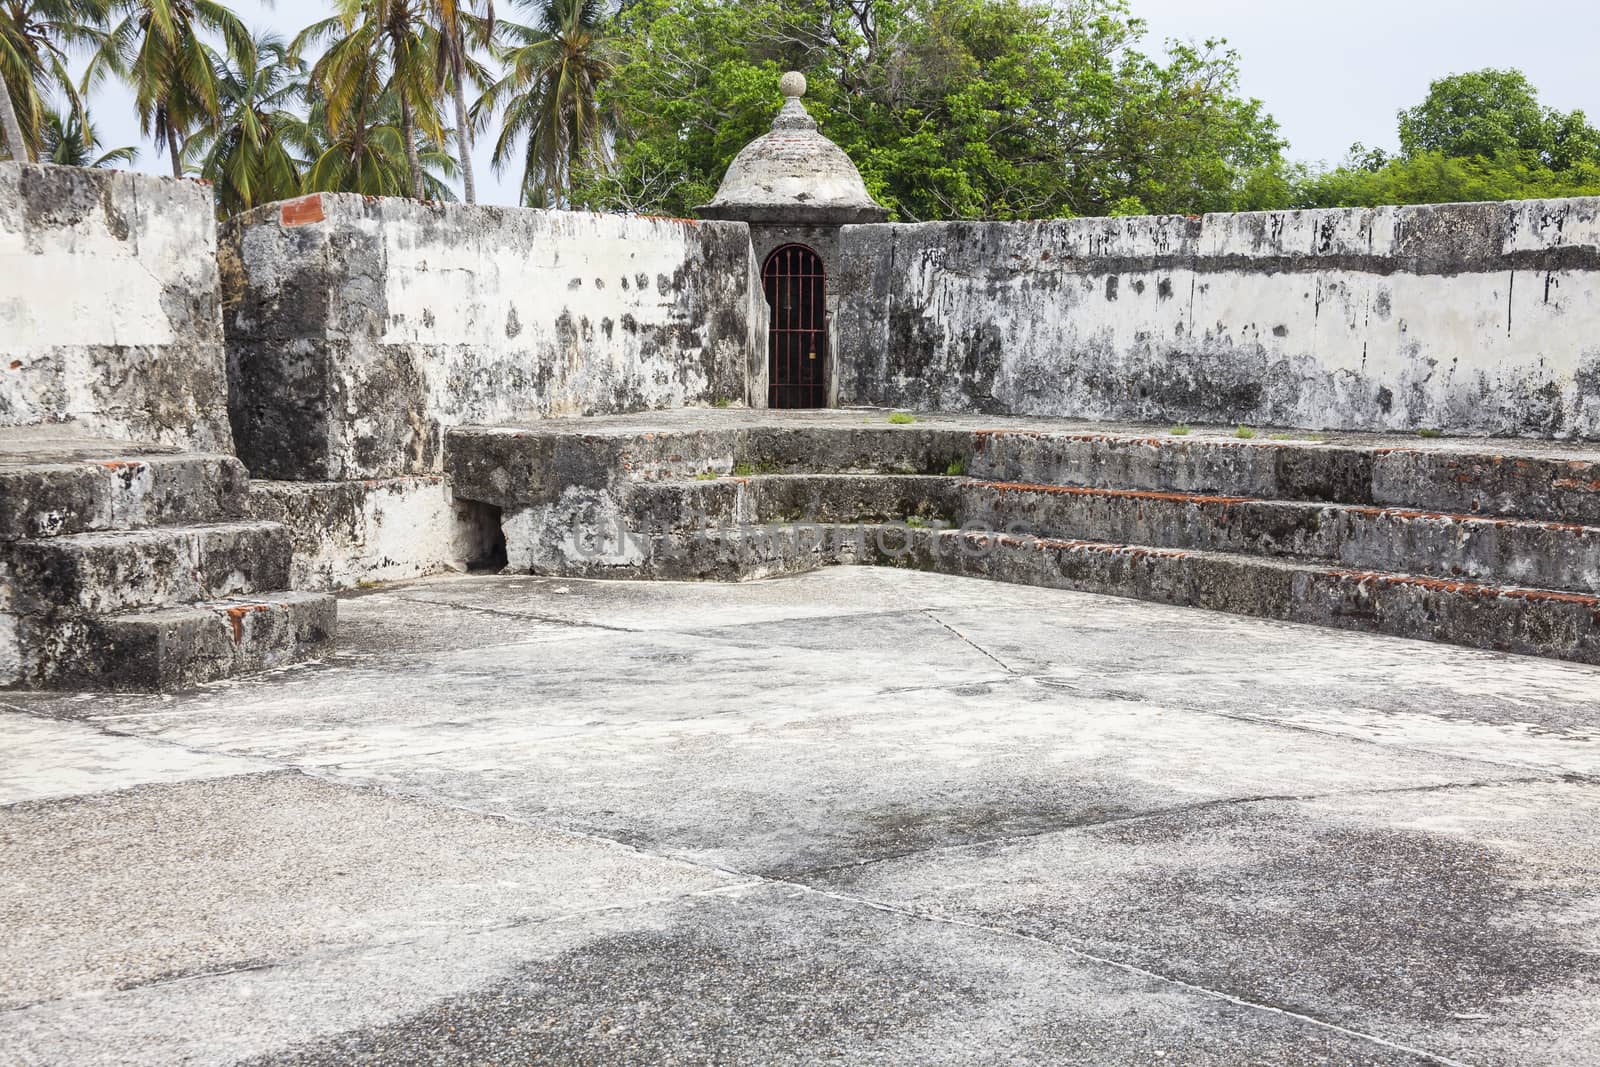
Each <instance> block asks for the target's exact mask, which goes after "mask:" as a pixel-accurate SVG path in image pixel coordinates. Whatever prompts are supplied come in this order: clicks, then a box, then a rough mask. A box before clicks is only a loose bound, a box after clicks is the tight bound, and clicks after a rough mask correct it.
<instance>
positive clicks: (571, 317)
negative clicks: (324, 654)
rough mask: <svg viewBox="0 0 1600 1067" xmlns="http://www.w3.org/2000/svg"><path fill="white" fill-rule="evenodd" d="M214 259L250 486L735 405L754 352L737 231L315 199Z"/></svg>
mask: <svg viewBox="0 0 1600 1067" xmlns="http://www.w3.org/2000/svg"><path fill="white" fill-rule="evenodd" d="M221 257H222V263H223V271H222V276H223V281H224V289H225V293H226V299H225V305H226V307H227V316H226V327H227V337H228V343H229V387H230V390H231V392H230V404H231V412H232V416H233V420H234V427H235V435H236V438H237V441H238V445H239V449H240V455H241V457H242V458H244V460H245V461H246V462H247V463H248V464H249V465H250V468H251V470H252V472H253V473H255V474H256V475H257V476H258V477H268V478H283V479H293V480H310V481H324V480H340V479H357V478H379V477H393V476H399V475H413V474H433V473H437V472H438V471H439V470H440V469H441V463H442V455H441V452H442V448H441V446H442V443H443V436H444V433H445V431H446V430H447V429H448V428H450V427H452V426H456V425H460V424H469V423H490V422H500V421H506V420H510V419H516V418H527V417H538V416H544V415H552V414H595V413H608V412H627V411H639V410H647V409H651V408H663V407H677V406H682V405H690V404H711V403H713V402H745V401H747V400H748V399H749V398H750V392H749V382H748V379H749V376H750V373H751V368H752V366H753V360H752V355H751V353H752V346H753V344H755V343H756V341H757V340H758V339H762V340H763V341H764V337H763V334H764V330H765V318H764V316H762V317H760V319H759V322H757V321H756V320H757V316H758V314H760V309H762V308H764V307H765V304H764V301H763V299H762V297H761V294H760V291H759V283H758V279H756V277H755V268H754V266H753V261H752V258H751V251H750V241H749V231H748V229H747V228H746V227H745V226H744V225H743V224H739V223H697V222H693V221H689V220H678V219H652V218H636V217H622V216H607V215H590V214H580V213H574V212H558V211H534V210H523V209H508V208H488V207H464V206H450V205H438V204H422V203H416V202H412V201H406V200H388V199H373V198H365V197H359V196H353V195H336V194H318V195H317V196H316V198H315V202H314V203H313V201H312V198H305V199H302V200H299V201H293V202H290V203H288V204H272V205H268V206H266V207H262V208H258V209H257V210H255V211H252V212H249V213H247V214H245V215H242V216H240V217H238V218H236V219H233V220H231V221H230V222H229V223H228V224H227V225H226V226H225V228H224V231H223V241H222V250H221ZM762 348H763V350H764V343H763V344H762Z"/></svg>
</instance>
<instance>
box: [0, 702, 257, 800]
mask: <svg viewBox="0 0 1600 1067" xmlns="http://www.w3.org/2000/svg"><path fill="white" fill-rule="evenodd" d="M4 707H5V705H4V702H3V701H0V709H3V708H4ZM273 766H274V765H273V764H271V763H267V762H265V761H262V760H254V759H245V758H242V757H238V756H225V755H217V754H214V753H209V752H194V751H189V750H187V749H182V748H175V747H173V746H172V745H164V744H160V743H158V742H153V741H148V740H145V739H142V738H136V737H119V736H116V735H114V734H105V733H99V732H96V731H91V730H84V729H82V728H78V727H74V726H72V725H71V724H69V723H63V722H52V721H51V720H49V719H36V718H32V717H30V716H26V715H6V714H3V713H0V805H5V804H15V803H18V802H21V801H27V800H47V799H54V798H57V797H70V796H78V795H81V794H84V793H104V792H110V791H112V790H117V789H125V788H128V787H130V786H135V785H145V784H148V783H152V782H187V781H192V780H194V779H197V778H221V777H225V776H228V775H236V774H248V773H250V772H252V771H261V770H270V769H272V768H273Z"/></svg>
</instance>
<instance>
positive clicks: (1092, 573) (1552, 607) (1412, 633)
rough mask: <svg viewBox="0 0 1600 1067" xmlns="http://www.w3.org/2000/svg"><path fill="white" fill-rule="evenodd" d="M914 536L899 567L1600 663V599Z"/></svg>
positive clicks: (1033, 541) (1129, 548) (1281, 564)
mask: <svg viewBox="0 0 1600 1067" xmlns="http://www.w3.org/2000/svg"><path fill="white" fill-rule="evenodd" d="M912 541H913V545H912V548H911V550H910V551H909V552H907V553H905V554H904V555H902V556H900V557H899V558H898V559H897V560H895V561H894V562H896V563H898V565H901V566H912V567H916V568H919V569H924V570H933V571H938V572H940V573H944V574H955V575H961V576H965V577H981V578H989V579H994V580H998V581H1005V582H1015V583H1018V584H1023V585H1037V586H1046V587H1050V588H1059V589H1075V590H1079V591H1082V592H1089V593H1100V594H1108V595H1112V596H1122V597H1130V598H1133V599H1138V600H1153V601H1160V602H1163V603H1169V604H1181V605H1186V606H1189V607H1196V608H1206V609H1209V610H1213V611H1225V612H1229V613H1232V614H1236V615H1252V616H1256V617H1259V618H1266V619H1277V620H1281V621H1285V622H1300V623H1312V624H1315V625H1321V626H1336V627H1340V628H1342V629H1348V630H1365V631H1369V632H1372V633H1381V634H1387V635H1390V636H1394V637H1406V638H1417V639H1422V640H1430V641H1442V642H1446V643H1449V644H1457V645H1465V646H1468V647H1471V648H1481V649H1491V650H1495V651H1500V652H1514V653H1519V654H1523V655H1531V656H1546V657H1550V658H1555V659H1566V660H1575V661H1577V662H1580V663H1591V664H1600V597H1597V596H1594V595H1592V594H1586V593H1572V592H1562V591H1556V590H1548V589H1530V588H1525V587H1519V586H1506V585H1496V584H1490V583H1480V582H1467V581H1450V580H1444V579H1439V578H1432V577H1427V576H1419V575H1411V574H1397V573H1387V572H1381V571H1371V570H1359V569H1354V568H1347V567H1335V566H1329V565H1327V564H1322V563H1313V562H1307V561H1303V560H1290V559H1264V558H1261V557H1259V556H1240V555H1233V554H1229V553H1220V552H1196V551H1189V550H1184V549H1171V548H1155V547H1150V546H1144V545H1130V544H1114V543H1110V542H1103V541H1085V540H1057V539H1049V538H1037V537H1005V536H997V535H987V536H986V535H981V534H972V533H964V532H961V531H948V530H946V531H926V530H923V531H914V532H913V534H912ZM878 562H888V561H885V560H879V561H878Z"/></svg>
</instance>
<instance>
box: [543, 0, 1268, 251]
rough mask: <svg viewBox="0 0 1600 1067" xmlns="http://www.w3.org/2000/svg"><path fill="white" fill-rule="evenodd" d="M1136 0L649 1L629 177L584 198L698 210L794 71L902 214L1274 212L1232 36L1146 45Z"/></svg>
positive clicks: (635, 73) (637, 54)
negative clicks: (1050, 0) (1144, 48)
mask: <svg viewBox="0 0 1600 1067" xmlns="http://www.w3.org/2000/svg"><path fill="white" fill-rule="evenodd" d="M1143 32H1144V27H1143V24H1142V23H1141V22H1139V21H1138V20H1137V19H1134V18H1133V17H1132V16H1131V15H1130V14H1129V13H1128V8H1127V6H1126V4H1125V2H1124V0H1080V2H1077V3H1073V4H1069V5H1050V4H1046V3H1042V2H1038V0H751V2H748V3H737V4H730V3H727V2H725V0H639V2H637V3H635V4H632V5H630V6H628V7H626V8H625V9H624V11H623V13H622V14H621V15H619V16H618V17H617V20H616V23H615V26H614V29H613V34H612V35H613V37H614V38H615V39H616V40H617V42H618V48H619V51H620V55H621V60H620V62H619V65H618V68H617V71H616V76H615V77H613V78H611V79H610V80H609V81H607V82H606V83H605V84H604V85H603V86H602V94H603V96H604V98H605V100H606V101H608V102H609V105H610V106H612V107H614V108H615V110H616V113H617V115H618V117H619V120H620V121H621V123H622V124H623V128H624V131H625V134H624V136H622V137H620V138H619V139H618V142H617V146H616V155H617V159H616V165H615V167H614V168H611V169H609V170H604V169H599V168H589V169H587V170H585V171H581V172H575V174H574V191H573V200H574V202H575V203H577V204H581V205H584V206H589V207H596V208H611V209H622V210H635V211H648V212H652V213H658V214H670V215H686V214H690V213H692V211H693V210H694V208H695V207H696V206H698V205H700V204H704V203H706V202H707V201H709V200H710V199H711V198H712V196H713V195H714V193H715V192H716V188H717V185H718V183H719V182H720V180H721V178H722V175H723V173H724V171H725V170H726V169H727V166H728V164H729V162H731V160H732V159H733V157H734V155H735V154H737V152H738V151H739V150H740V149H741V148H743V147H744V146H745V145H746V144H747V143H749V142H750V141H751V140H752V139H754V138H755V137H757V136H759V135H761V134H763V133H765V132H766V131H767V129H768V128H769V126H770V124H771V121H772V116H773V114H774V113H775V111H776V105H777V101H778V99H779V97H778V91H777V87H778V78H779V76H780V75H781V74H782V72H783V71H784V70H788V69H795V70H801V71H804V72H805V74H806V78H807V81H808V83H809V89H808V92H807V94H806V97H805V104H806V107H807V108H808V109H809V110H810V112H811V114H812V115H813V116H814V117H815V118H816V119H817V120H818V122H819V124H820V126H821V129H822V132H823V133H824V134H826V135H827V136H829V137H830V138H832V139H833V140H835V141H836V142H838V143H839V145H840V146H841V147H843V148H844V149H845V151H846V152H848V153H849V154H850V156H851V158H852V159H853V160H854V161H855V163H856V164H857V166H858V167H859V169H860V171H861V174H862V177H863V179H864V180H865V181H866V184H867V187H868V189H869V190H870V191H871V192H872V193H873V194H874V195H875V196H876V197H877V198H878V199H879V200H880V201H881V202H883V203H884V204H885V205H886V206H888V207H889V208H890V209H891V211H892V212H893V214H894V217H896V218H899V219H902V220H919V219H933V218H987V219H1020V218H1050V217H1062V216H1070V215H1084V214H1101V213H1105V212H1106V211H1109V210H1117V211H1120V212H1123V213H1133V212H1141V211H1155V212H1171V211H1177V212H1200V211H1211V210H1225V209H1228V208H1234V207H1253V206H1264V204H1265V202H1266V200H1267V199H1270V197H1271V196H1272V195H1273V193H1274V191H1275V190H1276V191H1278V192H1279V193H1281V192H1282V190H1283V189H1286V188H1287V175H1286V173H1285V172H1284V168H1283V165H1282V163H1281V158H1280V149H1281V148H1282V142H1281V141H1280V139H1279V138H1278V134H1277V127H1276V124H1275V123H1273V121H1272V120H1271V119H1270V118H1269V117H1268V116H1267V115H1266V114H1265V113H1264V111H1263V110H1262V107H1261V105H1260V103H1259V102H1257V101H1253V100H1246V99H1243V98H1241V97H1240V96H1239V95H1238V92H1237V67H1236V58H1235V56H1234V54H1233V53H1232V52H1229V51H1227V50H1226V49H1225V48H1224V47H1223V44H1222V42H1208V43H1207V44H1205V45H1202V46H1191V45H1183V44H1174V45H1172V46H1171V55H1170V57H1169V58H1168V59H1166V60H1164V61H1157V60H1154V59H1152V58H1150V57H1148V56H1146V55H1144V54H1143V53H1141V52H1140V51H1139V50H1138V48H1137V47H1136V46H1137V45H1138V44H1139V42H1140V40H1141V37H1142V35H1143Z"/></svg>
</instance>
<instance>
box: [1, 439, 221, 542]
mask: <svg viewBox="0 0 1600 1067" xmlns="http://www.w3.org/2000/svg"><path fill="white" fill-rule="evenodd" d="M249 483H250V479H249V476H248V474H247V472H246V471H245V468H244V465H243V464H242V463H240V462H239V461H238V460H237V459H235V458H234V457H232V456H225V455H219V454H215V453H204V452H150V453H144V452H141V451H140V448H139V446H135V445H125V444H124V445H113V446H105V447H101V448H96V449H89V448H77V449H67V448H62V449H60V450H58V451H57V452H55V453H54V454H51V453H49V452H42V451H33V452H29V453H11V454H7V453H4V452H0V542H5V541H16V540H21V539H25V538H36V537H59V536H63V535H70V534H77V533H86V532H90V531H95V530H131V529H139V528H143V527H150V526H163V525H173V524H181V523H195V522H216V521H218V520H222V519H232V518H240V517H242V516H243V515H244V514H245V493H246V491H247V489H248V488H249Z"/></svg>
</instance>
